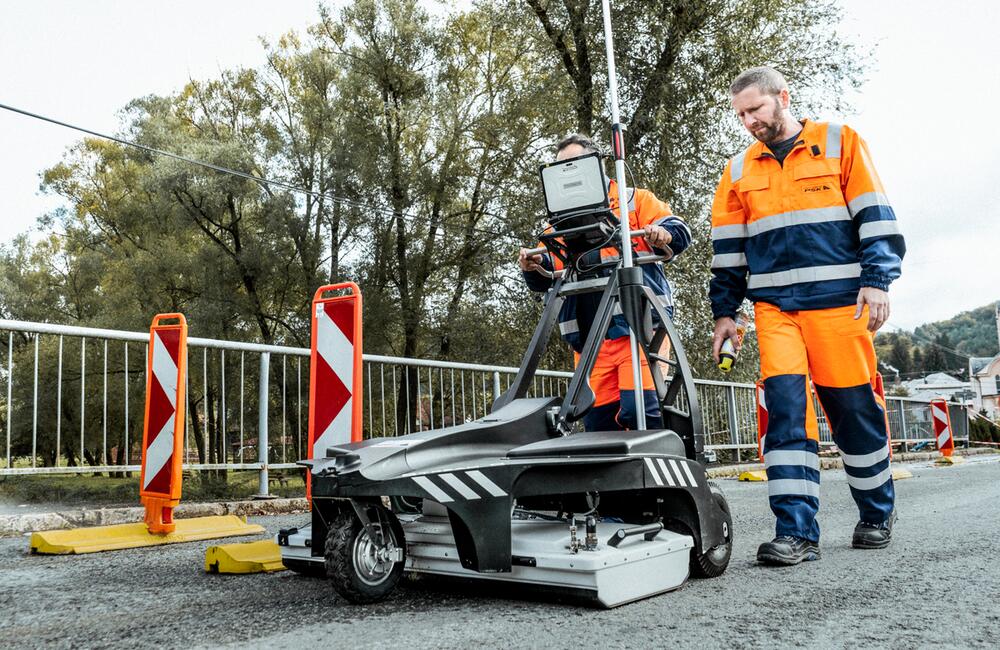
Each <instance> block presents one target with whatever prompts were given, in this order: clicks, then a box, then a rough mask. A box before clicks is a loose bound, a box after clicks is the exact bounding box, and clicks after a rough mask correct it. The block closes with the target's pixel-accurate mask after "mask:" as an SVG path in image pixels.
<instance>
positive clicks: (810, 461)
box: [764, 450, 819, 471]
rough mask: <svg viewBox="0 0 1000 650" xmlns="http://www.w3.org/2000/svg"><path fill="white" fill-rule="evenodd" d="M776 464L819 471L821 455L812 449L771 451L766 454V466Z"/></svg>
mask: <svg viewBox="0 0 1000 650" xmlns="http://www.w3.org/2000/svg"><path fill="white" fill-rule="evenodd" d="M775 465H782V466H789V465H790V466H792V467H808V468H809V469H814V470H816V471H819V456H817V455H816V453H815V452H812V451H795V450H780V451H769V452H767V453H766V454H764V467H765V468H766V467H774V466H775Z"/></svg>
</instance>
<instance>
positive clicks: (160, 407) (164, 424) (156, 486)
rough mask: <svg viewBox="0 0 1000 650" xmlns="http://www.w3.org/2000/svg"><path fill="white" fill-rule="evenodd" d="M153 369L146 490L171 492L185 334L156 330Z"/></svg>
mask: <svg viewBox="0 0 1000 650" xmlns="http://www.w3.org/2000/svg"><path fill="white" fill-rule="evenodd" d="M150 347H151V350H150V368H151V370H152V372H151V374H150V378H149V383H150V385H149V389H148V409H147V414H146V435H145V439H144V444H145V447H144V449H143V453H142V491H143V493H147V492H148V493H155V494H159V495H169V494H170V492H171V489H170V488H171V484H172V474H173V467H174V463H173V462H171V461H172V460H173V455H174V449H175V447H176V442H177V441H176V436H177V435H178V434H179V433H180V430H181V428H180V427H178V426H177V397H178V392H177V387H178V385H179V383H180V380H181V377H180V355H181V331H180V330H179V329H173V328H170V329H155V328H154V330H153V332H152V334H151V336H150Z"/></svg>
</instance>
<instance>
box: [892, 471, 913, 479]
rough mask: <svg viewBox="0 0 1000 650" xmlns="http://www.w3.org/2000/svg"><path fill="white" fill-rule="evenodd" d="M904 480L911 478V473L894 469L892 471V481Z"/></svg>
mask: <svg viewBox="0 0 1000 650" xmlns="http://www.w3.org/2000/svg"><path fill="white" fill-rule="evenodd" d="M904 478H913V472H911V471H910V470H908V469H902V468H894V469H893V470H892V480H894V481H902V480H903V479H904Z"/></svg>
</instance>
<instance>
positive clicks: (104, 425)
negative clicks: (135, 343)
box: [101, 339, 108, 465]
mask: <svg viewBox="0 0 1000 650" xmlns="http://www.w3.org/2000/svg"><path fill="white" fill-rule="evenodd" d="M103 401H104V405H103V407H102V409H103V410H102V413H101V433H102V435H103V437H104V448H103V449H102V450H101V464H102V465H107V464H108V340H107V339H104V396H103Z"/></svg>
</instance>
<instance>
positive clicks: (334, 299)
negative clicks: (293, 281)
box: [306, 282, 362, 497]
mask: <svg viewBox="0 0 1000 650" xmlns="http://www.w3.org/2000/svg"><path fill="white" fill-rule="evenodd" d="M345 289H346V290H348V291H349V293H346V294H340V295H335V296H331V297H329V298H324V297H323V295H324V294H326V293H329V292H333V291H343V290H345ZM312 304H313V307H312V342H311V352H310V363H309V448H308V458H322V457H324V456H326V449H327V448H328V447H330V446H333V445H337V444H343V443H347V442H358V441H360V440H361V403H362V390H361V385H362V384H361V381H362V379H361V352H362V340H361V289H359V288H358V285H356V284H354V283H353V282H342V283H340V284H331V285H327V286H324V287H320V288H319V289H317V290H316V294H315V295H314V296H313V303H312ZM306 495H307V496H309V497H311V496H312V482H311V480H310V476H309V475H307V476H306Z"/></svg>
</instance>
